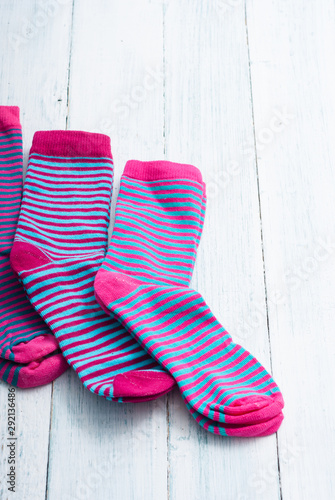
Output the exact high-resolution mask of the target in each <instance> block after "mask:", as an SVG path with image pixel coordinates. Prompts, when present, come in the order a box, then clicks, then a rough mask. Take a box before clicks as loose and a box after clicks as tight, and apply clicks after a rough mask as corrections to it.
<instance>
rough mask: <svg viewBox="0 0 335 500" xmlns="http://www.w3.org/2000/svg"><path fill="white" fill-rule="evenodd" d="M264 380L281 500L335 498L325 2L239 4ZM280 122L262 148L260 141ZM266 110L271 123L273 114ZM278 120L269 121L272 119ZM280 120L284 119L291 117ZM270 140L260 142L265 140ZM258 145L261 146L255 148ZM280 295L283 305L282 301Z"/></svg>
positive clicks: (332, 113)
mask: <svg viewBox="0 0 335 500" xmlns="http://www.w3.org/2000/svg"><path fill="white" fill-rule="evenodd" d="M247 6H248V8H247V24H248V30H249V43H250V62H251V76H252V87H253V102H254V112H255V126H256V139H257V153H258V154H257V156H258V168H259V181H260V196H261V206H262V219H263V228H264V257H265V266H266V281H267V289H268V296H269V297H271V296H272V297H273V296H274V295H275V294H277V295H278V296H279V300H269V301H268V304H269V326H270V338H271V343H272V353H273V370H274V375H275V377H276V379H277V380H278V383H279V384H280V385H281V388H282V390H283V394H284V395H285V400H286V412H285V413H286V421H285V422H284V424H283V426H282V429H281V430H280V431H279V451H280V469H281V474H282V488H283V498H286V499H304V500H305V499H307V500H312V499H313V500H314V499H315V498H327V499H330V498H333V497H334V494H335V483H334V475H333V471H334V467H335V456H334V449H335V434H334V427H335V419H334V404H333V399H332V398H331V397H329V396H330V394H329V390H330V388H332V387H333V386H334V383H335V371H334V361H335V357H334V353H335V349H334V347H335V344H334V310H335V297H334V282H335V280H334V278H335V258H334V241H335V226H334V208H335V204H334V186H335V171H334V160H335V143H334V132H335V98H334V88H335V85H334V84H335V62H334V59H333V58H330V57H329V51H330V50H331V49H330V47H334V46H335V11H334V4H333V2H328V1H326V2H322V3H319V2H315V1H312V2H307V3H306V2H300V1H299V2H294V3H291V2H284V3H281V5H279V4H278V3H277V2H275V1H251V2H248V4H247ZM283 109H285V110H286V111H284V113H283V114H282V116H281V117H280V119H279V120H277V122H276V125H275V127H278V131H277V132H275V133H273V136H272V140H271V141H270V142H269V143H268V144H267V145H266V147H264V143H262V133H261V131H262V129H263V130H264V128H271V125H270V122H271V118H272V116H273V114H276V112H277V111H278V110H281V111H282V110H283ZM274 110H275V111H274ZM276 110H277V111H276ZM288 115H289V116H288ZM268 135H269V132H268ZM263 139H264V138H263ZM279 294H280V295H279Z"/></svg>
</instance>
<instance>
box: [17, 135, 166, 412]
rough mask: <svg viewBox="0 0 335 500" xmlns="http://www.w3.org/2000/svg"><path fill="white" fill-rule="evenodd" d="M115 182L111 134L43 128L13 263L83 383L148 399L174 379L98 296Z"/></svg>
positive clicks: (107, 393)
mask: <svg viewBox="0 0 335 500" xmlns="http://www.w3.org/2000/svg"><path fill="white" fill-rule="evenodd" d="M112 181H113V162H112V156H111V150H110V139H109V137H107V136H104V135H101V134H90V133H85V132H75V131H52V132H37V133H36V134H35V136H34V140H33V145H32V148H31V151H30V158H29V165H28V171H27V176H26V181H25V185H24V195H23V201H22V209H21V212H20V217H19V222H18V228H17V231H16V235H15V242H14V245H13V249H12V252H11V264H12V267H13V269H14V270H15V272H16V273H17V274H18V276H19V278H20V280H21V281H22V283H23V284H24V287H25V289H26V292H27V294H28V297H29V300H30V302H31V303H32V304H33V306H34V307H35V309H36V310H37V311H38V312H39V314H40V315H41V316H42V318H43V319H44V321H45V322H46V323H47V324H48V326H49V327H50V329H51V331H52V332H53V333H54V335H55V337H56V338H57V340H58V341H59V345H60V348H61V350H62V353H63V355H64V356H65V358H66V360H67V361H68V363H69V364H70V365H71V366H72V367H73V368H74V370H75V371H76V372H77V374H78V375H79V377H80V379H81V381H82V383H83V384H84V386H85V387H86V388H87V389H89V390H90V391H92V392H94V393H96V394H98V395H101V396H103V397H105V398H107V399H111V400H116V401H120V402H121V401H125V402H128V401H132V402H137V401H145V400H149V399H155V398H157V397H158V396H160V395H162V394H165V393H166V392H168V391H169V390H171V389H172V387H173V386H174V385H175V381H174V379H173V378H172V377H171V376H170V375H169V374H168V373H166V372H165V370H163V369H162V368H161V367H160V366H159V365H158V364H157V363H156V362H155V361H154V360H153V359H152V358H151V357H150V356H149V355H148V354H147V353H146V352H145V351H144V350H143V349H142V348H141V347H140V346H139V345H138V344H137V343H136V342H135V341H134V339H133V338H132V336H131V335H130V334H129V333H127V332H126V331H125V329H124V328H123V327H122V326H121V325H120V324H119V322H118V321H117V320H115V319H113V318H111V317H110V315H107V314H106V313H105V312H104V311H102V310H101V308H100V307H99V305H98V304H97V302H96V300H95V297H94V278H95V275H96V273H97V271H98V269H99V267H100V265H101V263H102V261H103V259H104V256H105V253H106V247H107V230H108V225H109V213H110V202H111V193H112Z"/></svg>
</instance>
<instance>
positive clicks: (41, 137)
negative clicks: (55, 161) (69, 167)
mask: <svg viewBox="0 0 335 500" xmlns="http://www.w3.org/2000/svg"><path fill="white" fill-rule="evenodd" d="M32 153H37V154H41V155H46V156H60V157H70V158H74V157H89V158H101V157H103V158H106V157H107V158H112V152H111V140H110V137H108V135H104V134H96V133H91V132H81V131H77V130H50V131H46V132H35V134H34V138H33V144H32V146H31V149H30V154H32Z"/></svg>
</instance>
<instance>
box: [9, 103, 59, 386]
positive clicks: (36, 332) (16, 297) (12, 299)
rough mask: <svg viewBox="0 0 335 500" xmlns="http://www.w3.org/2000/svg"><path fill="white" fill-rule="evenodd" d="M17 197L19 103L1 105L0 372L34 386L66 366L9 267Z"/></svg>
mask: <svg viewBox="0 0 335 500" xmlns="http://www.w3.org/2000/svg"><path fill="white" fill-rule="evenodd" d="M21 197H22V131H21V125H20V118H19V108H18V107H16V106H0V221H1V225H0V299H1V302H0V357H1V358H2V359H1V360H0V377H1V378H2V379H3V380H5V381H6V382H8V383H10V384H12V385H16V386H19V387H35V386H38V385H43V384H46V383H49V382H51V381H52V380H54V379H55V378H57V377H58V376H59V375H61V374H62V373H63V372H64V371H65V370H66V369H67V368H68V366H67V364H66V362H65V360H64V358H63V356H62V355H61V354H59V353H58V352H57V351H58V342H57V341H56V339H55V337H54V336H53V335H52V333H51V332H50V330H49V328H47V326H46V325H45V323H44V322H43V321H42V319H41V318H40V317H39V316H38V314H37V313H36V311H34V309H33V308H32V306H31V304H30V303H29V301H28V299H27V297H26V295H25V293H24V290H23V288H22V286H21V285H20V283H19V282H18V280H17V277H16V276H15V275H14V273H13V271H12V270H11V268H10V263H9V254H10V250H11V247H12V244H13V240H14V234H15V229H16V224H17V219H18V216H19V211H20V204H21Z"/></svg>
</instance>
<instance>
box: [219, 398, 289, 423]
mask: <svg viewBox="0 0 335 500" xmlns="http://www.w3.org/2000/svg"><path fill="white" fill-rule="evenodd" d="M283 407H284V401H283V397H282V395H281V393H280V392H277V393H274V394H273V395H271V396H267V395H255V396H246V397H244V398H240V399H236V400H235V401H234V402H233V403H231V404H229V405H227V406H225V407H224V422H226V423H229V424H247V423H252V422H259V421H263V420H270V419H272V418H274V417H275V416H277V415H278V414H279V413H280V412H281V410H282V409H283Z"/></svg>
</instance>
